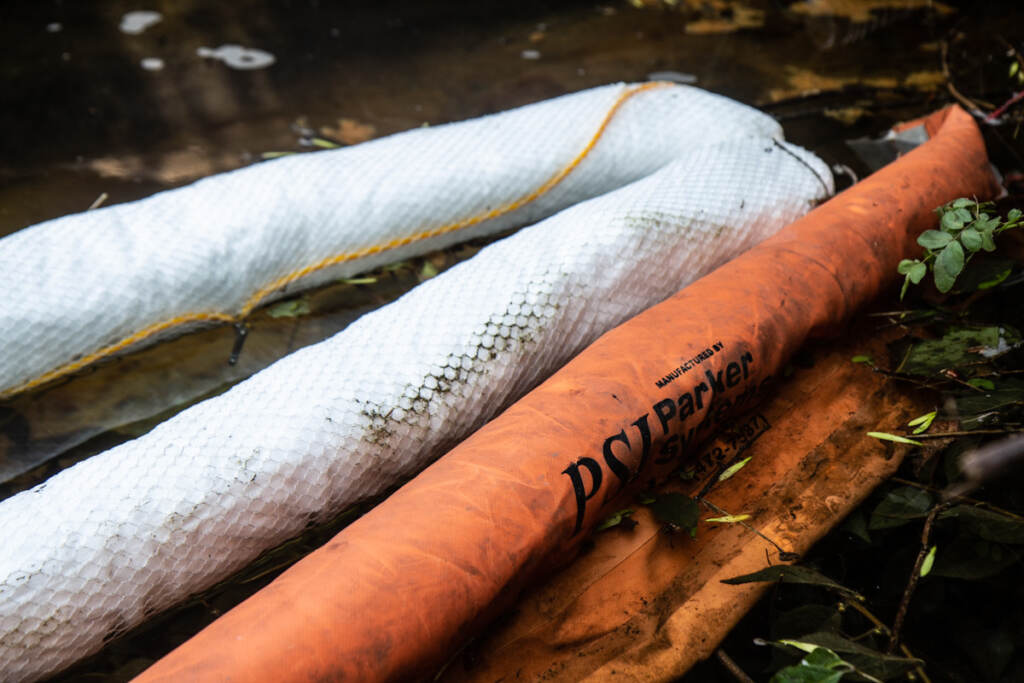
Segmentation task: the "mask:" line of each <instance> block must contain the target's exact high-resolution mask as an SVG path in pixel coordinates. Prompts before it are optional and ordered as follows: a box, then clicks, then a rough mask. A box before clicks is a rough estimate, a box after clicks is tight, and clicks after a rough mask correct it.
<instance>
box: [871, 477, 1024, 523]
mask: <svg viewBox="0 0 1024 683" xmlns="http://www.w3.org/2000/svg"><path fill="white" fill-rule="evenodd" d="M889 481H892V482H895V483H897V484H902V485H904V486H912V487H914V488H915V489H921V490H922V491H928V492H929V493H935V494H938V495H940V496H943V497H945V498H946V499H947V500H949V501H950V502H954V503H967V504H968V505H974V506H975V507H981V508H985V509H986V510H989V511H990V512H995V513H996V514H1000V515H1004V516H1006V517H1009V518H1010V519H1019V520H1020V521H1022V522H1024V517H1021V516H1020V515H1018V514H1014V513H1012V512H1010V511H1009V510H1004V509H1003V508H1001V507H996V506H995V505H992V504H991V503H986V502H985V501H983V500H978V499H977V498H971V497H970V496H964V495H960V494H955V495H950V493H949V492H948V491H943V490H942V489H939V488H936V487H934V486H929V485H928V484H922V483H921V482H918V481H913V480H911V479H904V478H902V477H889Z"/></svg>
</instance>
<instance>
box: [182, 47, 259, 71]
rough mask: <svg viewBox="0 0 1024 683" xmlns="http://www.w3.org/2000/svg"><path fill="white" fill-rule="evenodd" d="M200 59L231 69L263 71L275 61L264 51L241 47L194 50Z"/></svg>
mask: <svg viewBox="0 0 1024 683" xmlns="http://www.w3.org/2000/svg"><path fill="white" fill-rule="evenodd" d="M196 54H197V55H199V56H200V57H206V58H209V59H219V60H220V61H222V62H224V63H225V64H227V65H228V66H229V67H231V68H232V69H243V70H248V69H264V68H266V67H268V66H270V65H271V64H273V63H274V62H275V61H277V60H276V59H275V57H274V55H272V54H270V53H269V52H267V51H266V50H260V49H257V48H254V47H242V46H241V45H221V46H220V47H218V48H209V47H201V48H199V49H198V50H196Z"/></svg>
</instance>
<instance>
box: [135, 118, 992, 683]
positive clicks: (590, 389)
mask: <svg viewBox="0 0 1024 683" xmlns="http://www.w3.org/2000/svg"><path fill="white" fill-rule="evenodd" d="M938 116H941V117H944V122H943V123H942V125H941V127H940V128H939V130H938V133H937V134H936V136H935V137H934V138H933V139H932V140H930V141H929V142H927V143H925V144H924V145H922V146H921V147H919V148H918V149H916V150H914V151H913V152H910V153H909V154H907V155H906V156H904V157H903V158H901V159H900V160H898V161H896V162H894V163H893V164H891V165H889V166H887V167H886V168H884V169H882V170H881V171H879V172H877V173H875V174H874V175H872V176H870V177H869V178H867V179H865V180H864V181H863V182H861V183H859V184H858V185H856V186H854V187H853V188H851V189H850V190H847V191H846V192H843V193H841V194H840V195H838V196H836V197H835V198H833V199H832V200H830V201H829V202H827V203H826V204H824V205H822V206H821V207H819V208H818V209H816V210H814V211H813V212H811V213H810V214H808V216H806V217H805V218H803V219H801V220H799V221H797V222H796V223H794V224H793V225H791V226H789V227H788V228H786V229H784V230H783V231H782V232H780V233H779V234H778V235H776V236H775V237H773V238H771V239H769V240H767V241H766V242H764V243H762V244H761V245H760V246H758V247H755V248H754V249H752V250H751V251H749V252H747V253H746V254H744V255H742V256H740V257H739V258H737V259H735V260H734V261H732V262H730V263H728V264H726V265H725V266H722V267H721V268H719V269H718V270H716V271H715V272H713V273H711V274H710V275H708V276H706V277H704V278H702V279H701V280H699V281H698V282H696V283H694V284H693V285H691V286H690V287H687V288H686V289H684V290H682V291H681V292H679V293H678V294H676V295H674V296H673V297H671V298H670V299H668V300H666V301H665V302H663V303H662V304H659V305H658V306H655V307H653V308H651V309H649V310H648V311H646V312H644V313H643V314H641V315H639V316H637V317H636V318H634V319H633V320H631V321H629V322H627V323H625V324H624V325H621V326H620V327H618V328H616V329H615V330H612V331H611V332H609V333H608V334H606V335H604V336H603V337H601V338H600V339H598V340H597V341H596V342H595V343H594V344H592V345H591V346H590V347H588V348H587V349H586V350H585V351H584V352H583V353H581V354H580V355H579V356H578V357H577V358H576V359H574V360H573V361H572V362H571V363H569V364H568V365H567V366H566V367H565V368H563V369H562V370H561V371H559V372H558V373H556V374H555V375H554V376H552V377H551V378H550V379H549V380H548V381H546V382H545V383H544V384H542V385H541V386H540V387H538V388H537V389H535V390H534V391H532V392H530V394H528V395H527V396H526V397H524V398H523V399H521V400H520V401H518V402H517V403H515V404H513V405H512V406H511V407H510V408H509V409H508V410H506V411H505V412H504V413H502V414H501V415H500V416H499V417H497V418H495V419H494V420H492V421H491V422H490V423H488V424H487V425H485V426H484V427H483V428H481V429H480V430H479V431H477V432H476V433H475V434H473V435H472V436H471V437H470V438H469V439H467V440H466V441H465V442H463V443H462V444H460V445H459V446H458V447H456V448H455V449H453V450H452V451H451V452H449V453H448V454H447V455H446V456H444V457H443V458H442V459H440V460H439V461H438V462H436V463H435V464H434V465H432V466H431V467H429V468H427V469H426V470H425V471H424V472H423V473H421V474H420V475H419V476H418V477H416V478H415V479H414V480H413V481H412V482H410V483H409V484H407V485H406V486H404V487H402V488H401V489H400V490H399V491H398V492H396V493H395V494H394V495H392V496H391V497H390V498H389V499H388V500H387V501H385V502H384V503H382V504H381V505H379V506H378V507H377V508H375V509H374V510H373V511H371V512H370V513H368V514H367V515H366V516H364V517H363V518H361V519H360V520H358V521H357V522H355V523H354V524H352V525H351V526H349V527H348V528H347V529H346V530H344V531H343V532H341V533H340V534H338V535H337V536H336V537H335V538H334V539H332V540H331V541H330V542H328V543H327V544H326V545H325V546H324V547H323V548H321V549H320V550H318V551H316V552H314V553H312V554H311V555H309V556H308V557H306V558H305V559H304V560H302V561H301V562H299V563H298V564H296V565H295V566H294V567H292V568H291V569H289V570H288V571H287V572H285V573H284V574H282V575H281V576H280V577H278V578H277V579H276V580H275V581H274V582H272V583H271V584H270V585H268V586H267V587H266V588H264V589H263V590H262V591H260V592H259V593H257V594H256V595H255V596H253V597H251V598H250V599H248V600H247V601H245V602H243V603H242V604H241V605H239V606H238V607H236V608H235V609H233V610H231V611H230V612H228V613H227V614H225V615H224V616H223V617H221V618H220V619H218V620H217V621H216V622H214V623H213V624H211V625H210V626H208V627H207V628H206V629H204V630H203V631H202V632H200V633H199V634H198V635H197V636H196V637H195V638H193V639H192V640H190V641H188V642H186V643H185V644H184V645H182V646H181V647H179V648H178V649H177V650H175V651H174V652H172V653H171V654H170V655H168V656H167V657H165V658H164V659H163V660H161V661H159V662H157V663H156V664H155V665H154V666H153V667H151V668H150V669H149V670H147V671H146V672H144V673H143V674H142V676H140V678H139V680H143V681H146V680H149V681H153V680H173V681H179V680H247V681H260V680H267V681H289V680H291V681H307V680H339V679H345V680H385V679H395V678H408V677H411V676H415V675H419V674H423V673H425V672H427V671H429V670H431V669H432V668H433V667H436V666H437V665H438V664H439V663H440V662H442V661H443V660H444V659H446V658H447V656H448V655H449V654H450V653H451V652H452V651H453V650H454V649H455V648H456V647H458V646H459V645H460V644H462V643H463V642H465V641H466V640H467V639H468V638H469V637H471V636H472V635H474V634H475V632H476V631H477V630H478V629H479V627H480V625H481V624H482V623H485V622H486V620H488V619H489V618H491V617H492V616H493V615H494V614H495V613H496V611H497V610H499V609H500V608H501V607H503V606H505V605H508V604H509V602H510V601H511V600H513V599H514V598H515V597H516V596H517V595H518V594H519V592H520V591H521V590H522V588H523V586H524V585H525V584H526V582H527V581H529V579H530V578H531V577H534V576H536V575H537V573H538V572H539V571H541V570H543V569H547V568H550V567H551V566H552V565H553V564H555V563H558V562H563V561H564V560H565V558H568V557H571V556H572V555H573V554H574V553H575V552H576V550H578V548H579V545H580V543H581V541H582V540H583V539H584V538H586V532H587V531H588V530H589V529H590V528H592V527H593V525H594V524H596V523H597V521H599V520H600V519H601V518H602V517H603V516H604V515H605V514H606V513H607V512H608V503H609V502H610V501H613V499H614V498H615V496H616V495H617V494H618V493H619V492H620V491H621V490H622V489H623V485H624V482H625V481H631V480H634V479H635V478H636V477H637V476H638V475H639V474H640V473H642V478H641V480H644V479H646V478H648V477H651V476H656V475H657V474H658V473H659V472H664V471H667V469H669V468H671V467H674V466H677V465H678V464H679V462H680V457H681V456H682V457H685V456H686V455H687V454H691V453H692V452H693V450H694V447H695V445H696V444H697V443H698V442H699V441H700V440H701V439H702V438H704V437H706V436H707V435H708V434H710V433H712V432H713V431H714V430H715V429H716V428H718V427H719V426H721V425H724V424H725V423H726V421H727V420H728V419H729V417H730V416H731V415H733V414H735V413H736V412H738V411H744V410H746V409H749V408H750V407H751V406H753V405H754V404H756V402H757V401H758V400H759V399H760V398H761V396H762V395H763V394H764V392H765V391H766V386H767V383H768V382H769V381H770V379H771V377H772V376H773V375H774V374H775V373H777V372H778V371H779V370H780V369H781V368H782V366H783V364H784V363H785V361H786V360H787V359H788V358H789V356H790V355H791V354H792V353H793V352H794V351H795V350H796V349H797V348H798V347H799V346H800V345H801V344H802V343H803V341H804V340H805V339H806V338H807V336H808V335H810V334H813V333H815V332H818V331H821V332H825V331H829V330H832V331H835V330H836V329H837V328H838V327H839V326H840V325H841V323H842V322H843V321H844V320H845V319H846V318H847V317H848V316H849V315H850V313H851V312H852V311H854V310H855V309H856V308H858V307H859V306H861V305H863V304H864V303H866V302H867V301H869V300H870V299H872V298H873V297H874V296H875V295H876V294H878V292H879V291H880V289H881V288H882V287H883V286H885V285H888V284H890V283H891V282H892V281H893V274H894V272H895V268H896V265H897V263H898V262H899V260H900V258H902V257H904V256H905V255H907V254H909V253H910V248H911V246H912V245H913V239H914V236H916V235H917V234H918V233H919V232H921V231H922V230H924V229H925V228H927V227H928V226H929V225H930V224H931V223H932V221H933V220H934V214H932V209H933V208H934V207H935V206H937V205H938V204H941V203H943V202H945V201H948V200H950V199H952V198H955V197H958V196H962V195H968V196H970V195H974V196H977V197H979V198H984V197H990V196H992V195H994V193H995V191H996V183H995V180H994V178H993V177H992V174H991V171H990V170H989V167H988V162H987V159H986V157H985V153H984V147H983V144H982V141H981V136H980V133H979V132H978V130H977V127H976V126H975V125H974V123H973V121H972V120H971V118H970V116H969V115H967V114H966V113H964V112H963V111H962V110H960V109H958V108H955V107H954V108H949V109H946V110H944V111H943V112H941V113H940V114H938ZM624 257H627V258H628V255H624ZM651 277H658V273H651Z"/></svg>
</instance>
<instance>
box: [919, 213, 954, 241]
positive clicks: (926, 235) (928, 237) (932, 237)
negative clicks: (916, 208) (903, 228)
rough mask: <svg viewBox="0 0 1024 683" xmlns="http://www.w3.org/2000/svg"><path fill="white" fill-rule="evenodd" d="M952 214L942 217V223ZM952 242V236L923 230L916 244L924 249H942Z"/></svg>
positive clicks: (936, 231)
mask: <svg viewBox="0 0 1024 683" xmlns="http://www.w3.org/2000/svg"><path fill="white" fill-rule="evenodd" d="M950 215H952V214H948V213H947V214H946V215H945V216H943V217H942V222H943V223H945V222H946V218H947V217H949V216H950ZM952 241H953V236H952V235H950V234H949V233H947V232H939V231H938V230H925V231H924V232H922V233H921V235H920V237H918V238H917V243H918V244H920V245H921V246H922V247H924V248H925V249H942V248H943V247H944V246H946V245H947V244H949V243H950V242H952Z"/></svg>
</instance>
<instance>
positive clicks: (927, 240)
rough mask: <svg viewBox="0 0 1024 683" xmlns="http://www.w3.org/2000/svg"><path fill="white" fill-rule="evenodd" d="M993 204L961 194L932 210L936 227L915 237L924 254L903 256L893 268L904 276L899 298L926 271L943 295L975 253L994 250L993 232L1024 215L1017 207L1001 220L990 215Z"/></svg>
mask: <svg viewBox="0 0 1024 683" xmlns="http://www.w3.org/2000/svg"><path fill="white" fill-rule="evenodd" d="M994 207H995V205H994V204H993V203H992V202H977V201H975V200H973V199H967V198H966V197H961V198H959V199H955V200H953V201H951V202H949V203H948V204H944V205H942V206H940V207H938V208H937V209H935V213H937V214H938V216H939V229H938V230H926V231H924V232H923V233H921V235H920V236H919V237H918V238H917V243H918V244H919V245H921V246H922V247H924V252H925V253H924V257H923V258H920V259H903V260H902V261H900V264H899V266H898V267H897V269H896V270H897V272H899V273H900V275H903V276H904V278H903V288H902V289H901V290H900V299H902V298H903V297H904V295H905V294H906V293H907V288H908V287H909V286H910V284H911V283H913V284H915V285H916V284H918V283H920V282H921V280H923V279H924V277H925V275H927V274H928V271H929V270H931V271H932V274H933V276H934V278H935V287H936V289H938V290H939V291H940V292H942V293H943V294H945V293H946V292H948V291H950V290H951V289H953V285H954V284H956V279H957V277H958V276H959V275H960V273H962V272H963V270H964V267H965V266H966V265H967V263H969V262H970V260H971V259H972V258H974V256H975V255H976V254H977V253H978V252H980V251H986V252H992V251H995V249H996V243H995V237H996V235H999V234H1000V233H1003V232H1006V231H1007V230H1011V229H1013V228H1016V227H1019V226H1020V225H1021V222H1022V221H1021V218H1022V215H1024V214H1022V212H1021V211H1020V210H1019V209H1011V210H1010V211H1009V212H1008V213H1007V215H1006V219H1005V220H1003V219H1001V218H1000V217H999V216H998V215H990V214H989V212H990V211H994ZM996 284H999V281H993V282H986V283H983V284H982V285H980V286H979V289H985V288H986V286H988V287H992V286H995V285H996Z"/></svg>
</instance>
